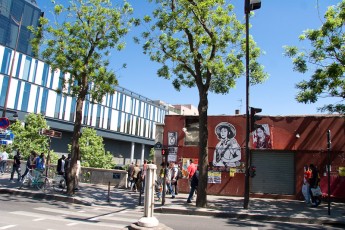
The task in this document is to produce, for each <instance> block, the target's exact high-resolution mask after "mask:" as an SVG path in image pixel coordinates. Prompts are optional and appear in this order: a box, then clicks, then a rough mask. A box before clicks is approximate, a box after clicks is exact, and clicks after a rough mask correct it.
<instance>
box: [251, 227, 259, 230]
mask: <svg viewBox="0 0 345 230" xmlns="http://www.w3.org/2000/svg"><path fill="white" fill-rule="evenodd" d="M250 229H251V230H259V229H258V228H257V227H251V228H250Z"/></svg>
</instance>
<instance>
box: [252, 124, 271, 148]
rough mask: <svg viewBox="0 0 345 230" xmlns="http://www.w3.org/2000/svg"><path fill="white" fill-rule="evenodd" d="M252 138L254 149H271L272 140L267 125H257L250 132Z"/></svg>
mask: <svg viewBox="0 0 345 230" xmlns="http://www.w3.org/2000/svg"><path fill="white" fill-rule="evenodd" d="M252 137H253V148H254V149H271V148H272V139H271V133H270V127H269V125H268V124H260V125H257V127H256V129H255V130H254V131H253V132H252Z"/></svg>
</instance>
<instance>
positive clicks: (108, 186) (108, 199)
mask: <svg viewBox="0 0 345 230" xmlns="http://www.w3.org/2000/svg"><path fill="white" fill-rule="evenodd" d="M108 203H110V181H109V182H108Z"/></svg>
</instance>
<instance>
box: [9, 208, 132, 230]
mask: <svg viewBox="0 0 345 230" xmlns="http://www.w3.org/2000/svg"><path fill="white" fill-rule="evenodd" d="M10 214H13V215H16V216H27V217H37V215H38V213H34V212H25V211H15V212H10ZM39 215H41V216H42V217H43V218H45V219H47V220H55V221H60V222H61V221H64V222H69V223H74V222H75V223H78V224H86V225H91V226H102V227H110V228H119V229H123V228H124V227H126V226H127V225H128V224H109V223H102V222H97V223H92V222H87V221H83V220H70V219H66V218H63V217H61V216H56V215H55V216H54V215H45V214H41V213H40V214H39ZM114 221H116V219H115V220H114Z"/></svg>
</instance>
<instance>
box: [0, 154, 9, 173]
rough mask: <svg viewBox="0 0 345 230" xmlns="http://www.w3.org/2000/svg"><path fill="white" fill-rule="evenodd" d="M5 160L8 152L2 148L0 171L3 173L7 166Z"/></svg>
mask: <svg viewBox="0 0 345 230" xmlns="http://www.w3.org/2000/svg"><path fill="white" fill-rule="evenodd" d="M7 160H8V153H7V152H6V150H5V149H4V151H3V152H2V153H1V154H0V173H1V175H4V173H5V171H6V167H7Z"/></svg>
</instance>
